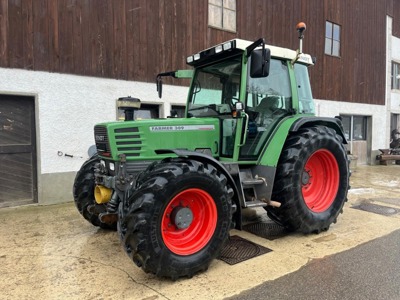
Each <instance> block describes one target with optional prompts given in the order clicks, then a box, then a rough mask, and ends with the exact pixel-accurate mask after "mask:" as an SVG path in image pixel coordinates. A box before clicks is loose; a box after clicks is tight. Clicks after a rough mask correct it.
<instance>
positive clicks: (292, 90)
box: [157, 39, 314, 161]
mask: <svg viewBox="0 0 400 300" xmlns="http://www.w3.org/2000/svg"><path fill="white" fill-rule="evenodd" d="M186 62H187V64H188V65H190V66H192V67H194V72H193V73H192V74H191V76H192V82H191V86H190V89H189V95H188V101H187V107H186V117H187V118H210V117H212V118H219V119H220V128H221V138H220V141H221V146H220V153H219V156H220V159H221V160H222V161H224V160H226V161H229V160H233V161H254V160H257V159H258V158H259V157H260V154H261V152H262V150H263V149H264V148H265V147H267V145H268V140H269V139H270V138H271V137H272V133H273V132H274V129H275V128H277V126H278V125H279V124H280V123H281V122H282V121H283V120H285V119H288V118H292V117H293V116H295V115H297V116H299V115H303V114H309V115H313V114H314V104H313V98H312V93H311V88H310V83H309V80H308V71H307V67H308V66H310V65H312V64H313V63H312V59H311V57H310V56H309V55H307V54H303V53H299V52H296V51H293V50H289V49H285V48H279V47H274V46H269V45H265V43H264V40H263V39H259V40H257V41H255V42H253V43H252V42H249V41H245V40H240V39H234V40H231V41H228V42H225V43H223V44H220V45H216V46H215V47H212V48H209V49H206V50H204V51H201V52H199V53H197V54H194V55H191V56H189V57H188V58H187V60H186ZM163 74H165V75H171V74H173V75H175V72H167V73H163ZM157 78H160V76H158V77H157ZM294 99H298V101H294Z"/></svg>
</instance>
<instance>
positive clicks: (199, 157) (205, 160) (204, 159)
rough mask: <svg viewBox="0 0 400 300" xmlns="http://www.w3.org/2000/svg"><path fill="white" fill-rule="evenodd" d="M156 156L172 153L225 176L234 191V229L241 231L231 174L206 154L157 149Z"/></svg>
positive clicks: (239, 208) (236, 191)
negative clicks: (202, 164) (206, 164)
mask: <svg viewBox="0 0 400 300" xmlns="http://www.w3.org/2000/svg"><path fill="white" fill-rule="evenodd" d="M155 152H156V153H157V154H168V153H173V154H175V155H177V156H178V157H183V158H187V159H193V160H197V161H200V162H203V163H208V164H211V165H212V166H214V167H215V168H216V169H218V170H219V171H220V172H221V173H222V174H224V175H225V177H226V178H227V180H228V184H229V185H230V186H231V187H232V189H233V191H234V197H233V201H234V204H235V205H236V211H235V212H234V214H233V220H234V221H235V228H236V229H241V227H242V219H241V215H242V212H241V210H242V207H241V205H240V200H239V195H240V194H239V190H238V188H237V186H236V183H235V180H234V179H233V177H232V176H231V174H230V173H229V172H228V170H227V169H226V168H225V167H224V166H223V165H222V164H221V163H220V162H219V161H218V160H216V159H215V158H213V157H212V156H209V155H207V154H204V153H201V152H196V151H189V150H179V149H159V150H155Z"/></svg>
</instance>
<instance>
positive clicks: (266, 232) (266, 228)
mask: <svg viewBox="0 0 400 300" xmlns="http://www.w3.org/2000/svg"><path fill="white" fill-rule="evenodd" d="M243 230H245V231H248V232H250V233H252V234H255V235H257V236H259V237H262V238H265V239H268V240H270V241H272V240H275V239H278V238H281V237H283V236H285V235H286V234H287V232H286V230H285V228H284V227H282V226H280V225H278V224H276V223H271V222H269V223H266V222H261V223H251V224H247V225H244V226H243Z"/></svg>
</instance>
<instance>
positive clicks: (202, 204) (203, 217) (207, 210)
mask: <svg viewBox="0 0 400 300" xmlns="http://www.w3.org/2000/svg"><path fill="white" fill-rule="evenodd" d="M176 208H188V209H190V211H191V212H192V215H193V218H192V221H191V222H190V225H189V226H188V227H187V228H184V229H180V228H178V227H177V226H176V225H175V224H174V220H173V219H172V218H171V216H172V213H173V210H174V209H176ZM217 218H218V217H217V207H216V205H215V202H214V199H213V198H212V197H211V196H210V195H209V194H208V193H207V192H205V191H203V190H200V189H187V190H185V191H183V192H181V193H179V194H178V195H176V196H175V197H174V198H173V199H172V200H171V201H170V202H169V203H168V205H167V207H166V209H165V211H164V214H163V216H162V220H161V234H162V238H163V241H164V244H165V245H166V246H167V248H168V249H169V250H171V251H172V252H173V253H175V254H178V255H191V254H194V253H196V252H198V251H200V250H201V249H203V248H204V246H205V245H207V243H208V242H209V241H210V240H211V237H212V236H213V234H214V231H215V227H216V225H217Z"/></svg>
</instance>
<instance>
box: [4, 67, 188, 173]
mask: <svg viewBox="0 0 400 300" xmlns="http://www.w3.org/2000/svg"><path fill="white" fill-rule="evenodd" d="M0 82H1V85H0V93H8V94H18V95H21V94H25V95H26V94H29V95H34V96H35V97H36V123H37V130H36V133H37V139H38V143H37V144H38V148H39V149H38V150H39V151H38V157H40V158H41V161H40V165H39V169H40V172H41V173H42V174H44V173H57V172H69V171H77V170H78V169H79V168H80V166H81V165H82V162H83V161H84V160H85V159H86V158H87V150H88V147H89V146H90V145H92V144H94V137H93V126H94V125H95V124H96V123H100V122H107V121H115V120H116V99H117V98H119V97H123V96H132V97H135V98H139V99H140V100H141V101H142V103H151V104H159V105H161V107H160V117H166V116H168V115H169V112H170V105H171V104H182V105H185V103H186V97H187V90H188V89H187V88H185V87H178V86H168V85H164V86H163V98H162V99H159V98H158V94H157V91H156V85H155V83H154V84H152V83H143V82H133V81H124V80H114V79H104V78H95V77H86V76H75V75H65V74H58V73H46V72H34V71H25V70H19V69H3V68H0ZM59 151H61V152H62V153H64V154H65V153H67V154H71V155H73V156H74V158H73V159H71V158H69V157H65V156H59V155H58V152H59ZM81 157H82V158H81Z"/></svg>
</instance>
